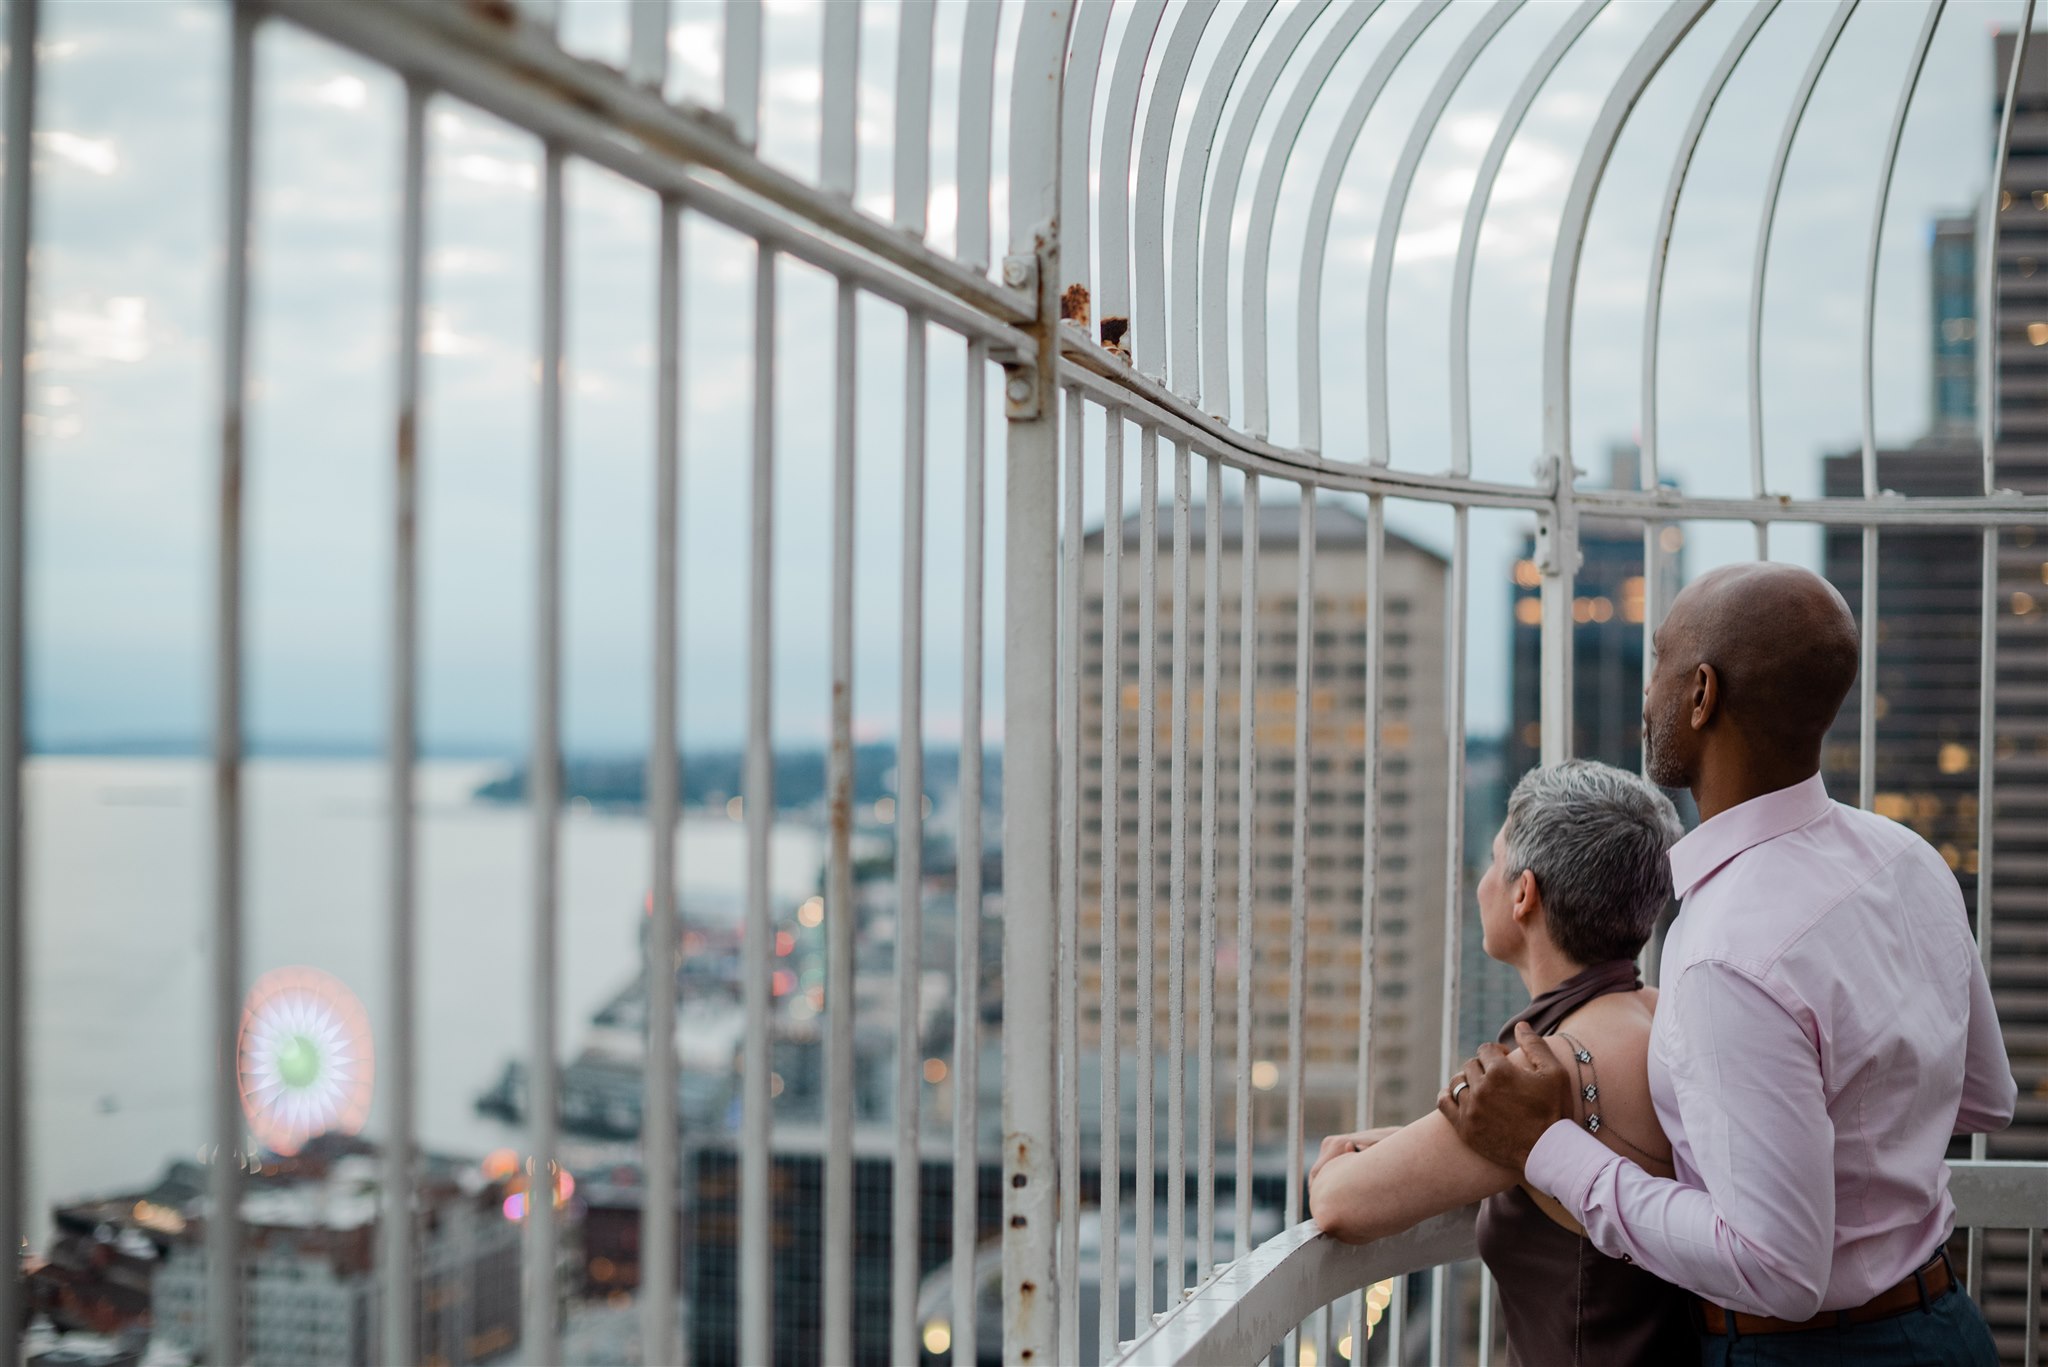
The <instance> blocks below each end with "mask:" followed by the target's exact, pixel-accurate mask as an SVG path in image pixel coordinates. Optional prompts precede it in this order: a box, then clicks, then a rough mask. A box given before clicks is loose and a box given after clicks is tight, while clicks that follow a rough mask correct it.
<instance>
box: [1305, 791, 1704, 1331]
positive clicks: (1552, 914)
mask: <svg viewBox="0 0 2048 1367" xmlns="http://www.w3.org/2000/svg"><path fill="white" fill-rule="evenodd" d="M1681 833H1682V831H1681V828H1680V826H1679V822H1678V813H1677V812H1676V811H1674V810H1673V809H1672V806H1671V802H1670V800H1669V799H1668V798H1666V797H1665V796H1664V795H1663V794H1662V793H1660V792H1658V791H1657V790H1656V789H1655V788H1653V787H1651V786H1650V785H1649V784H1648V783H1646V782H1645V781H1644V780H1642V779H1640V778H1638V777H1637V776H1636V775H1634V774H1630V773H1625V772H1623V771H1622V770H1619V769H1615V768H1612V767H1610V766H1608V765H1605V764H1597V763H1594V762H1592V761H1590V760H1567V761H1566V762H1564V763H1563V764H1555V765H1550V766H1548V767H1546V768H1541V769H1532V770H1531V771H1529V772H1528V773H1527V774H1525V775H1523V777H1522V780H1521V782H1519V783H1517V784H1516V785H1515V790H1514V792H1513V794H1512V795H1511V796H1510V797H1509V798H1508V812H1507V820H1506V821H1505V822H1504V823H1503V824H1502V825H1501V828H1500V832H1499V834H1497V835H1496V836H1494V839H1493V862H1492V865H1491V866H1490V867H1489V868H1488V869H1487V871H1486V873H1485V876H1484V877H1482V878H1481V879H1480V880H1479V921H1480V926H1481V930H1482V932H1483V935H1484V942H1483V943H1484V948H1485V950H1486V952H1487V954H1488V955H1490V956H1491V957H1493V958H1495V959H1498V960H1500V961H1501V962H1502V963H1506V964H1510V965H1512V966H1513V967H1514V968H1515V969H1516V971H1517V972H1519V973H1520V974H1521V978H1522V982H1523V984H1524V986H1526V987H1527V988H1528V989H1529V995H1530V997H1531V1001H1530V1003H1529V1006H1528V1009H1527V1010H1525V1011H1523V1012H1522V1013H1521V1014H1520V1015H1518V1016H1516V1017H1515V1018H1514V1019H1513V1020H1511V1021H1509V1022H1508V1023H1507V1024H1506V1025H1505V1026H1504V1027H1502V1029H1501V1032H1500V1040H1501V1043H1503V1044H1507V1045H1512V1044H1513V1043H1514V1038H1515V1027H1516V1026H1517V1025H1518V1024H1523V1023H1526V1024H1528V1025H1529V1026H1530V1027H1531V1028H1532V1029H1533V1030H1535V1031H1536V1033H1537V1034H1539V1035H1541V1036H1544V1037H1545V1042H1546V1044H1547V1045H1548V1046H1549V1047H1550V1048H1551V1050H1552V1051H1553V1052H1554V1053H1555V1054H1556V1056H1557V1058H1558V1061H1559V1062H1560V1063H1562V1064H1563V1065H1564V1066H1565V1067H1566V1068H1568V1069H1571V1070H1573V1072H1574V1073H1575V1075H1576V1078H1577V1092H1576V1096H1577V1106H1578V1117H1577V1118H1578V1121H1579V1123H1580V1124H1582V1125H1584V1126H1585V1127H1586V1129H1587V1130H1589V1131H1590V1132H1592V1133H1593V1134H1594V1135H1595V1136H1596V1137H1597V1138H1598V1139H1599V1140H1600V1141H1601V1142H1602V1143H1604V1144H1606V1145H1607V1146H1608V1147H1609V1148H1611V1149H1613V1150H1614V1151H1615V1152H1616V1153H1618V1154H1620V1155H1622V1156H1623V1157H1624V1158H1627V1159H1629V1160H1630V1161H1632V1162H1635V1163H1637V1164H1639V1165H1640V1166H1642V1167H1643V1168H1644V1169H1645V1170H1647V1171H1650V1172H1654V1173H1658V1174H1660V1175H1665V1176H1668V1175H1670V1173H1671V1147H1670V1144H1669V1143H1668V1142H1667V1141H1666V1140H1665V1137H1664V1131H1663V1128H1662V1127H1661V1126H1660V1125H1659V1124H1658V1122H1657V1115H1656V1111H1655V1109H1654V1108H1653V1107H1652V1105H1651V1102H1650V1087H1649V1074H1648V1067H1649V1044H1650V1023H1651V1013H1652V1012H1653V1011H1654V1009H1655V1006H1656V995H1657V994H1656V990H1655V989H1654V988H1647V987H1644V986H1643V983H1642V979H1641V978H1640V977H1639V976H1638V975H1637V972H1636V963H1635V958H1636V955H1637V954H1639V953H1640V952H1641V951H1642V948H1643V946H1644V944H1645V943H1647V942H1648V940H1649V938H1650V931H1651V929H1652V928H1653V926H1654V925H1655V924H1656V920H1657V916H1658V914H1659V913H1660V912H1662V911H1663V910H1664V908H1665V906H1666V905H1667V904H1668V903H1669V902H1670V900H1671V867H1670V863H1669V861H1668V859H1667V858H1666V852H1667V851H1668V850H1669V849H1670V848H1671V845H1672V844H1673V843H1674V842H1675V841H1676V840H1677V839H1678V837H1679V835H1680V834H1681ZM1451 1085H1452V1086H1461V1085H1463V1083H1462V1079H1453V1080H1452V1083H1451ZM1474 1201H1483V1202H1484V1205H1483V1207H1482V1208H1481V1211H1480V1217H1479V1252H1480V1256H1481V1257H1482V1258H1484V1259H1485V1260H1486V1264H1487V1266H1488V1267H1490V1268H1491V1269H1492V1270H1493V1273H1494V1277H1495V1280H1496V1281H1497V1282H1498V1284H1499V1286H1500V1292H1501V1304H1502V1308H1503V1310H1504V1312H1505V1315H1504V1318H1505V1319H1506V1323H1507V1333H1508V1361H1509V1363H1510V1364H1511V1367H1536V1364H1546V1365H1547V1364H1551V1363H1616V1364H1625V1363H1666V1362H1679V1361H1690V1360H1694V1359H1695V1358H1696V1357H1697V1355H1698V1351H1699V1349H1698V1339H1697V1330H1696V1329H1695V1328H1694V1324H1693V1318H1692V1311H1691V1299H1690V1297H1688V1296H1687V1295H1686V1294H1685V1293H1684V1292H1682V1291H1679V1290H1678V1289H1677V1288H1675V1287H1672V1286H1670V1285H1669V1284H1667V1283H1665V1282H1662V1281H1659V1280H1658V1279H1657V1278H1655V1277H1653V1276H1651V1275H1650V1274H1649V1273H1647V1272H1645V1271H1643V1270H1642V1269H1641V1268H1639V1267H1636V1266H1634V1265H1633V1264H1632V1263H1630V1262H1628V1261H1627V1260H1626V1259H1616V1258H1609V1257H1607V1256H1606V1255H1605V1254H1603V1253H1601V1252H1600V1251H1599V1250H1598V1249H1596V1248H1594V1247H1593V1245H1592V1244H1591V1243H1590V1242H1589V1241H1588V1240H1587V1239H1586V1236H1585V1231H1584V1230H1583V1229H1581V1228H1580V1227H1579V1226H1578V1224H1577V1223H1576V1222H1574V1221H1573V1220H1572V1219H1571V1217H1570V1216H1569V1215H1567V1214H1566V1213H1565V1212H1564V1210H1563V1208H1562V1207H1560V1206H1559V1205H1558V1204H1557V1203H1556V1202H1555V1201H1553V1200H1551V1199H1550V1197H1549V1196H1548V1195H1546V1194H1544V1193H1542V1192H1539V1191H1536V1190H1534V1189H1532V1188H1529V1187H1526V1186H1523V1185H1521V1184H1520V1183H1519V1181H1518V1179H1517V1177H1516V1174H1514V1173H1513V1172H1510V1171H1509V1170H1508V1169H1506V1168H1501V1167H1498V1166H1496V1165H1495V1164H1493V1163H1491V1162H1489V1161H1487V1160H1486V1159H1484V1158H1481V1157H1480V1156H1479V1155H1478V1154H1476V1153H1474V1152H1473V1151H1472V1150H1471V1149H1469V1148H1467V1147H1465V1145H1464V1143H1463V1141H1461V1140H1460V1139H1459V1138H1458V1136H1457V1132H1456V1131H1455V1130H1453V1129H1452V1128H1451V1125H1450V1122H1449V1121H1447V1120H1445V1119H1444V1117H1443V1116H1442V1115H1441V1114H1439V1113H1438V1112H1437V1111H1435V1110H1431V1111H1430V1113H1429V1114H1428V1115H1426V1116H1424V1117H1423V1118H1422V1119H1420V1120H1417V1121H1415V1122H1414V1123H1413V1124H1410V1125H1407V1126H1404V1127H1400V1128H1388V1129H1378V1130H1367V1131H1363V1132H1361V1133H1357V1134H1343V1135H1333V1136H1331V1137H1330V1138H1328V1139H1325V1140H1324V1141H1323V1146H1322V1153H1321V1155H1320V1156H1319V1157H1318V1158H1317V1160H1316V1164H1315V1167H1314V1168H1313V1169H1312V1170H1311V1171H1310V1173H1309V1203H1310V1208H1311V1209H1312V1210H1313V1211H1314V1214H1315V1220H1316V1224H1317V1225H1318V1226H1319V1227H1321V1228H1322V1230H1323V1231H1324V1232H1325V1233H1328V1234H1331V1235H1334V1236H1335V1237H1337V1238H1340V1239H1344V1240H1347V1241H1349V1242H1354V1243H1363V1242H1365V1241H1368V1240H1371V1239H1379V1238H1384V1237H1386V1236H1387V1235H1390V1234H1395V1233H1399V1232H1400V1231H1401V1230H1404V1229H1407V1228H1409V1227H1410V1226H1412V1225H1414V1224H1416V1223H1418V1222H1420V1221H1422V1220H1425V1219H1428V1218H1429V1217H1430V1216H1432V1215H1438V1214H1441V1213H1443V1212H1444V1211H1448V1210H1455V1209H1457V1208H1458V1207H1460V1206H1465V1205H1469V1204H1471V1203H1472V1202H1474Z"/></svg>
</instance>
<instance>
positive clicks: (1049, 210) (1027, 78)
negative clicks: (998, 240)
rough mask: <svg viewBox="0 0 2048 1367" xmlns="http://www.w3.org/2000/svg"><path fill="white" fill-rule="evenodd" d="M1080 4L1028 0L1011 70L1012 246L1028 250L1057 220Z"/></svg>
mask: <svg viewBox="0 0 2048 1367" xmlns="http://www.w3.org/2000/svg"><path fill="white" fill-rule="evenodd" d="M1073 20H1074V7H1073V5H1071V4H1062V3H1060V0H1025V4H1024V22H1023V23H1022V24H1021V25H1019V26H1018V31H1017V52H1016V56H1015V57H1014V58H1013V59H1012V62H1011V75H1010V166H1009V171H1010V250H1011V251H1012V252H1021V253H1028V252H1030V251H1031V250H1032V247H1033V242H1032V238H1033V237H1034V235H1036V234H1039V233H1049V232H1051V231H1053V230H1054V229H1055V228H1056V227H1057V224H1056V222H1055V219H1056V216H1057V214H1058V211H1059V193H1060V181H1059V176H1060V165H1059V163H1060V138H1059V134H1060V121H1059V116H1060V87H1061V83H1062V77H1063V76H1064V75H1065V71H1066V55H1067V29H1068V28H1069V27H1070V26H1071V25H1072V23H1073Z"/></svg>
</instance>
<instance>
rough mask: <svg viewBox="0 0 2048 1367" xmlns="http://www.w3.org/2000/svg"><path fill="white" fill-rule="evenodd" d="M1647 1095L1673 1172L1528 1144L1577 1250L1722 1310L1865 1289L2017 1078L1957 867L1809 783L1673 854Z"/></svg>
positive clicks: (1850, 1299) (1931, 1233)
mask: <svg viewBox="0 0 2048 1367" xmlns="http://www.w3.org/2000/svg"><path fill="white" fill-rule="evenodd" d="M1671 869H1672V874H1673V880H1674V882H1675V884H1676V887H1677V892H1678V896H1679V897H1680V898H1681V899H1682V900H1683V911H1682V914H1681V915H1680V916H1679V917H1678V919H1677V920H1676V922H1675V923H1674V924H1673V926H1672V929H1671V934H1670V936H1669V938H1668V939H1667V940H1666V942H1665V945H1664V959H1663V976H1662V992H1661V994H1660V996H1659V999H1658V1002H1657V1015H1656V1024H1655V1025H1654V1026H1653V1027H1652V1029H1651V1032H1650V1064H1649V1067H1650V1096H1651V1100H1652V1101H1653V1103H1654V1104H1655V1105H1656V1108H1657V1118H1658V1119H1659V1121H1661V1122H1662V1124H1663V1126H1664V1132H1665V1134H1666V1135H1668V1136H1669V1137H1670V1139H1671V1150H1672V1163H1673V1166H1674V1167H1675V1168H1676V1170H1677V1174H1678V1175H1677V1178H1676V1180H1673V1179H1670V1178H1664V1177H1654V1176H1652V1175H1650V1174H1649V1173H1647V1172H1645V1171H1644V1170H1643V1169H1642V1168H1640V1167H1637V1166H1636V1165H1635V1164H1634V1163H1631V1162H1629V1161H1627V1160H1626V1159H1623V1158H1621V1157H1620V1156H1619V1155H1617V1154H1616V1153H1615V1152H1614V1151H1613V1150H1612V1149H1609V1148H1608V1147H1606V1146H1605V1145H1604V1144H1602V1143H1601V1142H1600V1141H1599V1140H1597V1139H1595V1138H1594V1137H1593V1136H1592V1135H1590V1134H1588V1133H1587V1132H1586V1131H1585V1130H1584V1129H1582V1128H1580V1127H1579V1126H1577V1125H1574V1124H1572V1123H1570V1122H1569V1121H1559V1122H1558V1123H1557V1124H1555V1125H1552V1126H1551V1127H1550V1129H1548V1130H1547V1131H1545V1132H1544V1134H1543V1136H1542V1138H1541V1139H1539V1140H1538V1141H1537V1144H1536V1147H1535V1148H1534V1149H1533V1150H1532V1151H1531V1152H1530V1154H1529V1162H1528V1168H1527V1176H1528V1180H1529V1182H1530V1184H1531V1185H1533V1186H1535V1187H1537V1188H1539V1189H1541V1190H1543V1191H1547V1192H1550V1193H1551V1194H1552V1195H1554V1196H1555V1197H1556V1198H1557V1199H1558V1200H1559V1201H1560V1202H1561V1203H1563V1205H1564V1206H1565V1208H1566V1209H1567V1210H1569V1211H1571V1212H1572V1213H1573V1214H1574V1215H1576V1216H1577V1217H1578V1219H1579V1222H1580V1223H1581V1224H1582V1225H1584V1226H1585V1228H1586V1232H1587V1234H1588V1236H1589V1237H1590V1238H1591V1239H1592V1241H1593V1244H1594V1246H1595V1247H1597V1248H1599V1249H1600V1251H1601V1252H1603V1253H1606V1254H1608V1255H1609V1256H1610V1257H1627V1258H1632V1259H1634V1260H1635V1261H1636V1262H1637V1263H1640V1264H1641V1265H1642V1266H1644V1267H1645V1268H1648V1269H1649V1270H1650V1271H1652V1272H1654V1273H1656V1274H1657V1275H1658V1276H1660V1277H1662V1278H1664V1279H1665V1280H1666V1281H1669V1282H1672V1283H1674V1284H1675V1285H1678V1286H1682V1287H1684V1288H1686V1289H1687V1290H1690V1291H1693V1292H1695V1293H1697V1294H1699V1295H1702V1296H1705V1297H1706V1298H1707V1299H1709V1300H1712V1301H1716V1302H1718V1303H1720V1304H1721V1305H1724V1306H1727V1307H1729V1308H1730V1309H1733V1310H1743V1311H1748V1312H1750V1313H1752V1314H1762V1315H1775V1316H1778V1317H1779V1318H1782V1319H1792V1320H1802V1319H1806V1318H1808V1317H1810V1316H1812V1315H1813V1314H1815V1313H1816V1312H1818V1311H1821V1310H1841V1309H1847V1308H1849V1307H1851V1306H1857V1305H1861V1304H1863V1303H1864V1302H1865V1301H1867V1300H1869V1299H1870V1298H1871V1297H1872V1296H1874V1295H1876V1294H1877V1293H1878V1292H1880V1291H1883V1290H1885V1289H1886V1288H1888V1287H1890V1286H1892V1285H1894V1284H1895V1283H1897V1282H1898V1281H1900V1280H1901V1279H1902V1278H1904V1277H1905V1276H1906V1275H1907V1274H1908V1273H1910V1272H1911V1271H1912V1270H1913V1268H1914V1267H1916V1266H1918V1265H1919V1264H1920V1263H1921V1262H1923V1261H1925V1260H1926V1259H1927V1258H1928V1257H1929V1256H1931V1255H1932V1254H1933V1252H1934V1250H1935V1247H1936V1245H1938V1244H1940V1243H1941V1242H1942V1240H1943V1239H1944V1238H1946V1237H1947V1235H1948V1233H1949V1230H1950V1226H1951V1223H1952V1221H1953V1217H1954V1214H1955V1204H1954V1202H1952V1201H1951V1200H1950V1199H1949V1194H1948V1170H1947V1168H1946V1167H1945V1166H1944V1165H1943V1154H1944V1152H1945V1150H1946V1149H1947V1147H1948V1142H1949V1137H1950V1136H1951V1135H1956V1134H1977V1133H1985V1132H1988V1131H1991V1130H1997V1129H2002V1128H2004V1127H2005V1125H2007V1124H2008V1123H2009V1122H2010V1121H2011V1120H2012V1113H2013V1100H2014V1093H2015V1087H2014V1084H2013V1077H2012V1068H2011V1066H2010V1065H2009V1064H2008V1063H2007V1061H2006V1056H2005V1042H2004V1039H2003V1038H2002V1037H2001V1035H2000V1033H1999V1028H1998V1017H1997V1015H1996V1013H1995V1012H1994V1011H1993V1010H1992V1006H1991V989H1990V987H1989V985H1988V984H1987V983H1986V982H1985V979H1984V970H1983V967H1982V965H1981V964H1980V963H1979V962H1978V959H1977V950H1976V946H1975V945H1974V944H1973V943H1972V942H1971V939H1970V929H1969V925H1968V922H1967V918H1966V914H1965V912H1964V909H1963V900H1962V895H1961V894H1960V893H1959V892H1958V891H1957V888H1956V880H1955V875H1954V874H1952V873H1950V872H1949V870H1948V867H1947V866H1946V865H1945V864H1943V863H1942V861H1941V858H1940V856H1939V855H1937V854H1936V853H1935V852H1934V851H1933V850H1932V849H1931V848H1929V847H1928V845H1927V843H1926V842H1925V841H1923V840H1921V839H1920V837H1918V836H1917V835H1915V834H1913V832H1911V831H1909V830H1907V829H1906V828H1905V827H1904V826H1901V825H1898V824H1897V823H1895V822H1892V821H1888V820H1886V819H1885V818H1883V817H1879V816H1872V815H1870V814H1868V813H1865V812H1861V811H1858V810H1856V809H1855V808H1853V807H1845V806H1842V805H1841V804H1839V803H1836V802H1833V801H1830V800H1829V798H1828V795H1827V790H1826V789H1825V788H1824V787H1823V786H1822V785H1821V780H1820V776H1819V775H1815V776H1814V777H1812V778H1810V779H1808V780H1807V781H1806V782H1804V783H1801V784H1798V785H1796V786H1794V787H1791V788H1785V789H1782V790H1780V791H1778V792H1775V793H1768V794H1766V795H1764V796H1763V797H1759V798H1756V799H1754V800H1752V801H1749V802H1745V803H1743V804H1742V805H1741V806H1739V807H1734V808H1731V809H1730V810H1728V811H1726V812H1723V813H1721V814H1720V815H1718V816H1716V817H1715V818H1714V819H1713V820H1711V821H1708V822H1705V823H1704V824H1702V825H1701V826H1700V828H1699V829H1698V830H1696V831H1694V832H1693V833H1692V834H1690V835H1688V836H1686V837H1685V839H1683V840H1681V841H1679V842H1678V844H1676V845H1675V846H1673V847H1672V850H1671Z"/></svg>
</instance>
